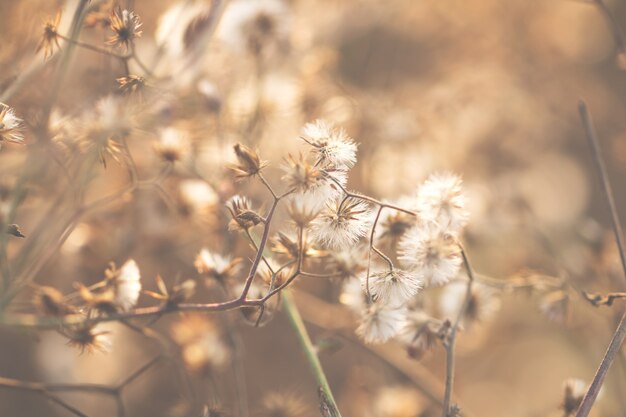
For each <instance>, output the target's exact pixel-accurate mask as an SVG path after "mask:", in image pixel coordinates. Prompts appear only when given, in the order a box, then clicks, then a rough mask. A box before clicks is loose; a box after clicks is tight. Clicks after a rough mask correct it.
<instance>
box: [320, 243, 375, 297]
mask: <svg viewBox="0 0 626 417" xmlns="http://www.w3.org/2000/svg"><path fill="white" fill-rule="evenodd" d="M367 250H368V249H367V248H365V246H364V245H354V246H349V247H347V248H344V249H342V250H339V251H331V252H329V255H330V262H329V267H330V268H329V269H330V271H332V272H333V273H336V274H337V275H339V278H341V279H349V278H356V277H358V275H359V273H360V272H361V271H364V270H365V268H366V263H367ZM358 281H359V280H358V279H357V282H358ZM361 292H362V291H361Z"/></svg>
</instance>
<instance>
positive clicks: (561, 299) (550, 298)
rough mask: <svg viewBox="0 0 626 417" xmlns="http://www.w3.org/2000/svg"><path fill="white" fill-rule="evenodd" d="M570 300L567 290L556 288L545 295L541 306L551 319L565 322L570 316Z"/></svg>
mask: <svg viewBox="0 0 626 417" xmlns="http://www.w3.org/2000/svg"><path fill="white" fill-rule="evenodd" d="M569 301H570V297H569V295H568V294H567V292H565V291H563V290H556V291H552V292H549V293H548V294H546V295H545V296H544V297H543V299H542V300H541V304H540V306H539V308H540V310H541V312H542V313H543V314H545V315H546V317H548V319H549V320H551V321H554V322H556V323H561V324H563V323H565V322H566V321H567V318H568V314H569Z"/></svg>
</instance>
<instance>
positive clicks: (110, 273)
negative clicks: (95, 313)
mask: <svg viewBox="0 0 626 417" xmlns="http://www.w3.org/2000/svg"><path fill="white" fill-rule="evenodd" d="M105 274H106V276H107V280H108V281H109V282H110V283H111V284H112V286H113V288H114V290H115V299H114V303H115V305H116V306H117V307H119V308H120V309H121V310H122V311H128V310H130V309H131V308H132V307H134V306H135V304H137V300H138V299H139V294H141V274H140V273H139V267H137V263H136V262H135V261H134V260H133V259H129V260H128V261H126V262H125V263H124V265H122V267H121V268H120V269H119V270H117V269H115V265H111V267H110V268H109V269H108V270H107V271H106V272H105Z"/></svg>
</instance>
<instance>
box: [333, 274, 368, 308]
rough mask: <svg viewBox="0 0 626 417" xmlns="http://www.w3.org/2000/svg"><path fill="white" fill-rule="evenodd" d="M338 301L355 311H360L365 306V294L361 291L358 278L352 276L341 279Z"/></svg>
mask: <svg viewBox="0 0 626 417" xmlns="http://www.w3.org/2000/svg"><path fill="white" fill-rule="evenodd" d="M339 302H340V303H341V304H343V305H345V306H348V307H349V308H350V309H351V310H352V311H354V312H357V313H360V312H362V311H363V310H364V309H365V308H366V307H367V296H366V295H365V293H364V292H363V286H362V284H361V280H360V279H359V278H356V277H352V278H347V279H345V280H344V281H343V285H342V286H341V294H339Z"/></svg>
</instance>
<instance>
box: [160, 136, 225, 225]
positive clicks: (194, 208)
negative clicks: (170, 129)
mask: <svg viewBox="0 0 626 417" xmlns="http://www.w3.org/2000/svg"><path fill="white" fill-rule="evenodd" d="M162 149H163V148H162ZM179 193H180V194H179V197H180V200H181V206H182V209H183V212H184V213H185V214H196V215H201V216H202V215H207V214H209V213H211V212H212V211H214V210H215V207H216V206H217V204H218V202H219V196H218V195H217V193H216V192H215V190H214V189H213V187H211V186H210V185H209V184H207V182H206V181H203V180H200V179H186V180H182V181H181V182H180V185H179Z"/></svg>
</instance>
